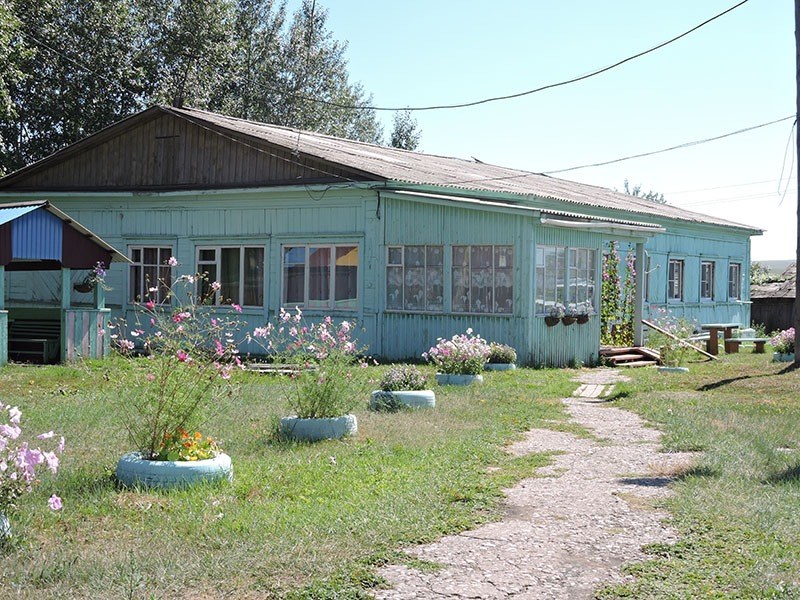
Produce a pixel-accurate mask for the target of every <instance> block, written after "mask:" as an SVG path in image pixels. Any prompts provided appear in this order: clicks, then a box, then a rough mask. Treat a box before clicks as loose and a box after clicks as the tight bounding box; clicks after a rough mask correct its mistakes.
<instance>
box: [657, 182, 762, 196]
mask: <svg viewBox="0 0 800 600" xmlns="http://www.w3.org/2000/svg"><path fill="white" fill-rule="evenodd" d="M776 181H778V180H777V179H762V180H761V181H748V182H746V183H732V184H730V185H717V186H714V187H707V188H695V189H693V190H679V191H677V192H670V191H665V192H664V195H665V196H677V195H679V194H694V193H695V192H710V191H713V190H724V189H728V188H735V187H746V186H748V185H758V184H760V183H774V182H776Z"/></svg>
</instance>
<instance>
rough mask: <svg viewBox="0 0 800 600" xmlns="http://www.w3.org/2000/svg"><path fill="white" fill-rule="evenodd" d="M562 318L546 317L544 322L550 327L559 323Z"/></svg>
mask: <svg viewBox="0 0 800 600" xmlns="http://www.w3.org/2000/svg"><path fill="white" fill-rule="evenodd" d="M560 320H561V319H559V318H558V317H545V318H544V323H545V325H547V326H548V327H555V326H556V325H558V322H559V321H560Z"/></svg>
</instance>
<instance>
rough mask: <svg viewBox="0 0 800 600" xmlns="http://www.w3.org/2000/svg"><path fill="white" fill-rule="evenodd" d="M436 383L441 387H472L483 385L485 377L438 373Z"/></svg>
mask: <svg viewBox="0 0 800 600" xmlns="http://www.w3.org/2000/svg"><path fill="white" fill-rule="evenodd" d="M436 383H438V384H439V385H472V384H473V383H483V375H460V374H457V373H437V374H436Z"/></svg>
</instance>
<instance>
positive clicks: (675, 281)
mask: <svg viewBox="0 0 800 600" xmlns="http://www.w3.org/2000/svg"><path fill="white" fill-rule="evenodd" d="M667 300H675V301H679V302H680V301H683V261H682V260H677V259H674V258H672V259H670V261H669V270H668V274H667Z"/></svg>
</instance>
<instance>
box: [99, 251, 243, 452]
mask: <svg viewBox="0 0 800 600" xmlns="http://www.w3.org/2000/svg"><path fill="white" fill-rule="evenodd" d="M165 264H166V265H168V266H170V267H176V266H178V261H177V260H176V259H175V258H170V259H169V260H168V261H166V263H165ZM203 282H204V277H203V276H201V275H181V276H180V277H178V278H177V279H176V280H175V283H174V284H172V285H171V286H170V285H167V283H166V282H164V281H161V282H159V283H158V284H155V285H159V286H161V288H162V289H166V290H167V292H166V294H165V296H166V301H167V302H169V303H172V304H171V305H170V304H156V303H155V302H154V301H153V300H152V299H150V298H145V301H144V303H140V304H137V305H136V323H135V326H134V327H129V326H128V323H126V322H125V321H123V320H120V321H118V322H117V323H116V324H114V325H111V328H112V329H113V330H114V333H113V334H112V335H111V338H112V340H113V341H114V342H115V343H116V345H117V347H118V348H119V349H120V351H121V352H122V353H123V354H129V353H133V352H137V351H141V352H143V353H144V354H145V358H144V359H142V360H139V361H137V362H135V363H134V366H135V369H134V375H133V377H134V380H135V383H134V385H132V386H130V388H129V389H128V390H127V391H126V392H125V393H124V394H123V398H122V402H121V413H122V414H123V417H124V420H125V426H126V428H127V431H128V437H129V438H130V441H131V443H132V444H133V446H134V448H135V449H136V450H138V451H139V452H141V453H142V457H143V458H144V459H146V460H153V459H156V457H157V456H158V455H159V454H160V453H161V450H162V444H163V443H164V441H165V440H169V439H171V438H172V437H175V436H178V437H179V436H180V435H181V431H183V430H189V431H194V430H195V429H197V428H198V427H199V426H200V424H201V423H202V422H203V421H204V419H205V418H206V416H207V414H206V411H207V410H208V409H210V408H211V407H213V406H214V405H215V404H216V403H217V402H218V401H219V400H220V399H221V398H223V397H224V396H225V395H226V394H228V393H230V392H231V390H230V381H229V380H230V377H231V369H232V368H235V367H236V366H241V362H240V360H239V357H238V349H237V346H236V343H235V342H234V340H233V336H234V332H235V331H236V330H237V329H238V327H239V322H238V320H237V319H236V318H234V317H233V316H229V317H225V316H221V315H220V314H218V309H216V308H215V307H213V306H209V305H208V304H210V303H211V301H212V300H213V296H214V294H216V293H217V292H218V291H219V290H220V288H221V285H220V283H219V282H216V281H214V282H211V283H210V284H208V285H205V284H204V283H203ZM201 284H203V285H201ZM196 285H199V286H200V287H201V288H203V287H205V288H207V290H208V292H207V294H206V295H202V296H197V295H195V286H196ZM157 290H158V288H157V287H153V288H151V289H150V292H152V293H155V292H156V291H157ZM231 307H232V308H231V314H233V313H235V312H240V311H241V308H240V307H239V306H238V305H235V304H231ZM179 460H183V459H182V458H180V459H179Z"/></svg>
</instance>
